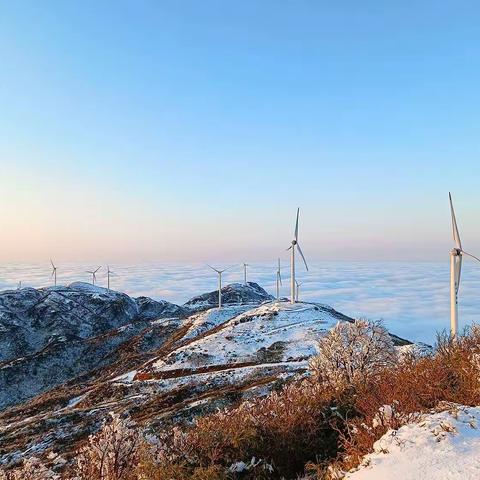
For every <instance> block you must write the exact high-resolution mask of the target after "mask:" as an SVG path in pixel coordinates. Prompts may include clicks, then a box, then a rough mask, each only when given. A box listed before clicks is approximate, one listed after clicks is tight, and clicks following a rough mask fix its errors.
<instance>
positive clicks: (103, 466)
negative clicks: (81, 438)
mask: <svg viewBox="0 0 480 480" xmlns="http://www.w3.org/2000/svg"><path fill="white" fill-rule="evenodd" d="M140 442H141V437H140V435H139V433H138V432H137V430H136V429H135V428H134V425H133V423H131V422H130V421H129V420H128V419H122V418H120V416H119V415H117V414H115V413H110V421H109V422H107V423H105V425H104V426H103V428H102V430H100V432H98V433H97V434H96V435H91V436H90V437H89V439H88V444H87V445H86V446H85V447H83V448H82V449H81V450H80V452H79V454H78V457H77V468H76V472H75V473H76V477H75V478H80V479H87V478H88V479H108V480H120V479H122V480H127V479H130V478H134V476H133V475H134V474H133V470H134V468H135V466H136V464H137V463H138V458H137V457H138V454H139V453H138V452H139V448H138V447H139V444H140Z"/></svg>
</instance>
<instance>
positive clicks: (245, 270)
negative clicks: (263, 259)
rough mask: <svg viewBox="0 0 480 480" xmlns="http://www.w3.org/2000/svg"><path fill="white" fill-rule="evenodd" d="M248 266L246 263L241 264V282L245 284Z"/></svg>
mask: <svg viewBox="0 0 480 480" xmlns="http://www.w3.org/2000/svg"><path fill="white" fill-rule="evenodd" d="M249 266H250V265H249V264H248V263H244V264H243V282H244V283H245V285H246V284H247V267H249Z"/></svg>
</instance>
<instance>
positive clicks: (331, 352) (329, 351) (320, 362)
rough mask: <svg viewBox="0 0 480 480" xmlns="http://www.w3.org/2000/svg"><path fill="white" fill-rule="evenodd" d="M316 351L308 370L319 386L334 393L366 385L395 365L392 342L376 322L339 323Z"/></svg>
mask: <svg viewBox="0 0 480 480" xmlns="http://www.w3.org/2000/svg"><path fill="white" fill-rule="evenodd" d="M318 349H319V353H318V355H316V356H315V357H313V358H312V359H311V361H310V368H311V370H312V372H313V373H314V375H315V377H316V378H317V379H319V380H320V381H321V382H322V383H328V384H329V385H331V386H332V387H334V388H337V389H344V388H348V387H352V386H355V385H359V384H365V382H366V381H367V380H368V379H369V378H371V377H372V376H374V375H376V374H377V373H378V372H379V371H381V370H382V369H384V368H385V367H389V366H391V365H394V364H395V362H396V361H397V354H396V351H395V347H394V345H393V342H392V339H391V337H390V335H389V334H388V332H387V331H386V330H385V328H384V327H383V325H382V323H381V322H379V321H377V322H368V321H366V320H356V321H355V322H353V323H350V322H338V323H337V325H336V326H335V327H334V328H333V329H332V330H331V331H330V332H329V333H328V334H327V335H326V336H325V337H323V338H322V339H321V340H320V341H319V344H318Z"/></svg>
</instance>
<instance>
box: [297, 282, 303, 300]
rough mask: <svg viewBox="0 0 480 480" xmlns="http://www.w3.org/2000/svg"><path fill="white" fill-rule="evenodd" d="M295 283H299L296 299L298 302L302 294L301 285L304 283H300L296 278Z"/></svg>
mask: <svg viewBox="0 0 480 480" xmlns="http://www.w3.org/2000/svg"><path fill="white" fill-rule="evenodd" d="M295 283H296V285H297V293H296V301H297V302H298V297H299V296H300V287H301V286H302V283H298V282H297V281H296V280H295Z"/></svg>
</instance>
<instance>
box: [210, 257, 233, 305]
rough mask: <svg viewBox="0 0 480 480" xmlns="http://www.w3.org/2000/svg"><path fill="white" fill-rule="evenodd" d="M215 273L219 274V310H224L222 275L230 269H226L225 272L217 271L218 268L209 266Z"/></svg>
mask: <svg viewBox="0 0 480 480" xmlns="http://www.w3.org/2000/svg"><path fill="white" fill-rule="evenodd" d="M207 266H208V267H210V268H211V269H212V270H213V271H214V272H217V274H218V308H222V273H223V272H224V271H225V270H228V268H224V269H223V270H217V269H216V268H214V267H212V266H211V265H208V264H207Z"/></svg>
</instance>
